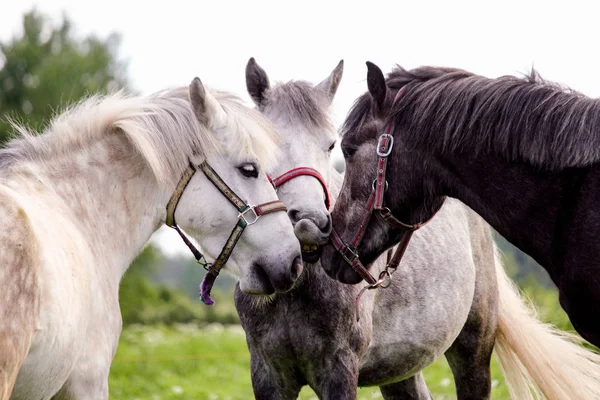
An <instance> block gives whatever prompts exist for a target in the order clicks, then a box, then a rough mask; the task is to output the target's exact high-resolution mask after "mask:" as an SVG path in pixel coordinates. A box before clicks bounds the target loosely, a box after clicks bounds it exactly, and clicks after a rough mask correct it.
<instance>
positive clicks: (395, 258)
mask: <svg viewBox="0 0 600 400" xmlns="http://www.w3.org/2000/svg"><path fill="white" fill-rule="evenodd" d="M401 93H402V89H400V90H399V91H398V93H397V94H396V97H395V98H394V102H393V103H395V102H396V100H398V98H399V97H400V94H401ZM391 133H392V121H391V120H390V121H389V122H388V123H387V125H386V127H385V130H384V133H382V134H381V136H379V140H378V142H377V156H378V161H377V176H376V178H375V180H374V181H373V191H372V192H371V195H370V196H369V199H368V200H367V206H366V209H365V214H364V216H363V218H362V220H361V222H360V225H359V227H358V231H357V232H356V235H354V238H353V239H352V241H351V242H350V244H346V243H345V242H344V240H343V239H342V238H341V237H340V235H339V234H338V233H337V232H336V230H335V227H334V229H332V231H331V242H332V244H333V246H334V247H335V249H336V250H337V251H338V252H339V253H340V254H341V255H342V258H343V259H344V261H346V262H347V263H348V264H350V266H351V267H352V268H353V269H354V271H356V272H357V273H358V274H359V275H360V276H361V277H362V278H363V279H364V280H365V281H366V282H367V283H368V285H367V286H365V287H364V288H363V289H362V290H361V291H360V292H359V294H358V296H357V297H356V302H355V311H356V319H357V321H358V319H359V313H358V301H359V300H360V296H362V294H363V293H364V292H365V290H370V289H377V288H379V287H381V288H387V287H388V286H389V285H390V283H391V279H392V274H393V273H394V272H396V269H398V266H399V265H400V261H401V260H402V256H403V255H404V252H405V251H406V248H407V247H408V243H409V242H410V239H411V238H412V234H413V233H414V231H416V230H417V229H419V228H421V227H422V226H423V225H425V224H427V223H428V222H429V221H431V218H433V216H432V217H431V218H429V220H427V221H425V222H421V223H418V224H407V223H404V222H402V221H400V220H399V219H398V218H396V217H394V216H393V215H392V212H391V211H390V209H389V208H387V207H383V196H384V194H385V191H386V190H387V187H388V183H387V180H386V179H385V176H386V169H387V160H388V156H389V155H390V154H391V152H392V149H393V148H394V137H393V136H392V134H391ZM373 213H375V215H376V216H377V217H378V218H379V219H381V220H382V221H384V222H386V223H388V224H390V225H392V226H393V227H395V228H400V229H404V230H406V231H407V232H406V233H405V234H404V236H403V237H402V239H401V240H400V243H399V244H398V247H397V248H396V251H395V252H394V253H393V255H391V249H390V251H389V252H388V260H387V264H386V267H385V269H384V270H383V271H381V273H380V274H379V277H378V278H375V277H374V276H373V275H371V273H370V272H369V270H368V269H367V268H366V267H365V266H364V265H363V263H362V262H361V261H360V258H359V255H358V253H357V248H358V245H359V244H360V242H361V240H362V239H363V237H364V235H365V232H366V230H367V226H368V224H369V221H370V219H371V215H372V214H373ZM434 215H435V214H434Z"/></svg>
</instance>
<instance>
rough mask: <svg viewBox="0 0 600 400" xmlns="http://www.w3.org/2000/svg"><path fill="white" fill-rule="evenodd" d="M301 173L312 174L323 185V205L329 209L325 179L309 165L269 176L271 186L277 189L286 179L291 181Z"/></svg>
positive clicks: (329, 200) (329, 203) (329, 202)
mask: <svg viewBox="0 0 600 400" xmlns="http://www.w3.org/2000/svg"><path fill="white" fill-rule="evenodd" d="M303 175H304V176H312V177H313V178H315V179H317V180H318V181H319V183H320V184H321V186H322V187H323V192H324V193H325V206H326V207H327V210H329V208H330V207H331V196H330V195H329V190H328V189H327V184H326V183H325V179H324V178H323V175H321V174H320V173H319V171H317V170H316V169H314V168H310V167H299V168H294V169H290V170H289V171H288V172H285V173H283V174H281V175H279V176H278V177H277V178H275V179H271V177H269V180H270V181H271V183H272V184H273V187H274V188H275V189H278V188H279V187H280V186H281V185H283V184H284V183H286V182H287V181H291V180H292V179H294V178H297V177H299V176H303Z"/></svg>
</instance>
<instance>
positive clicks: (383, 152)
mask: <svg viewBox="0 0 600 400" xmlns="http://www.w3.org/2000/svg"><path fill="white" fill-rule="evenodd" d="M385 138H388V139H389V141H390V142H389V144H388V146H387V148H386V147H385V146H384V145H383V143H382V142H383V139H385ZM393 147H394V137H393V136H392V135H390V134H389V133H382V134H381V136H379V140H378V141H377V155H378V156H379V157H387V156H389V155H390V153H391V152H392V148H393Z"/></svg>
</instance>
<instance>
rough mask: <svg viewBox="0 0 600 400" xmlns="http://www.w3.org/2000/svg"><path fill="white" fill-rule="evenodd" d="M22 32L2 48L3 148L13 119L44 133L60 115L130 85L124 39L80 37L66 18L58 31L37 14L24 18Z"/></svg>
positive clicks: (0, 140) (0, 110)
mask: <svg viewBox="0 0 600 400" xmlns="http://www.w3.org/2000/svg"><path fill="white" fill-rule="evenodd" d="M22 31H23V32H22V35H21V36H16V37H13V38H12V40H10V41H8V42H6V43H0V144H2V143H3V142H5V141H6V140H8V139H9V135H10V132H11V131H12V128H11V127H10V126H9V124H8V122H7V119H9V118H10V119H13V120H15V121H17V122H19V123H25V124H26V125H28V126H29V127H30V128H31V129H34V130H36V131H38V130H41V129H42V128H43V126H44V125H45V124H46V123H47V122H48V119H49V118H50V117H51V116H52V113H53V112H54V110H57V109H59V108H62V107H64V106H66V105H68V104H70V103H72V102H74V101H77V100H79V99H81V98H82V97H84V96H86V95H89V94H94V93H98V92H108V91H115V90H117V89H120V88H123V87H125V86H126V83H127V80H126V78H125V69H126V68H125V66H124V64H123V63H121V62H120V61H118V59H117V51H118V47H119V45H120V36H119V35H117V34H112V35H110V36H109V37H108V38H106V39H100V38H98V37H95V36H87V37H84V38H78V37H75V36H74V34H73V29H72V23H71V22H70V21H69V19H68V18H67V17H66V16H64V17H63V21H62V23H61V24H59V25H58V26H54V25H52V24H51V21H50V20H49V18H48V17H46V16H44V15H42V14H41V13H39V12H38V11H37V10H36V9H33V10H31V11H30V12H28V13H26V14H25V15H24V16H23V26H22Z"/></svg>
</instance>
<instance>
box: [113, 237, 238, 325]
mask: <svg viewBox="0 0 600 400" xmlns="http://www.w3.org/2000/svg"><path fill="white" fill-rule="evenodd" d="M170 262H171V260H169V259H167V258H165V257H164V255H163V254H162V253H161V252H160V250H158V249H157V248H156V247H154V246H152V245H148V246H146V248H145V249H144V250H143V251H142V252H141V253H140V254H139V255H138V257H137V258H136V259H135V260H134V261H133V262H132V263H131V266H130V267H129V270H128V271H127V272H126V273H125V276H124V277H123V279H122V280H121V285H120V287H119V303H120V305H121V314H122V316H123V323H124V324H125V325H129V324H158V323H160V324H167V325H170V324H174V323H190V322H193V323H199V324H202V323H207V322H221V323H225V324H234V323H238V322H239V319H238V316H237V313H236V311H235V307H234V305H233V294H232V292H231V293H226V292H224V291H222V290H221V289H219V288H218V287H215V288H214V290H213V297H214V298H215V299H216V304H215V305H213V306H205V305H204V304H203V303H201V302H200V301H199V300H197V298H196V299H194V298H192V297H191V296H186V294H185V293H184V292H183V291H182V290H181V289H180V288H176V287H173V286H171V285H165V284H156V283H155V282H153V281H152V280H151V279H150V276H152V274H153V273H155V272H156V271H168V270H169V268H170ZM196 269H199V267H198V266H197V265H196ZM201 279H202V278H201V276H198V277H197V280H196V281H195V282H196V283H195V286H196V293H197V288H198V284H199V283H200V281H201Z"/></svg>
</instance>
